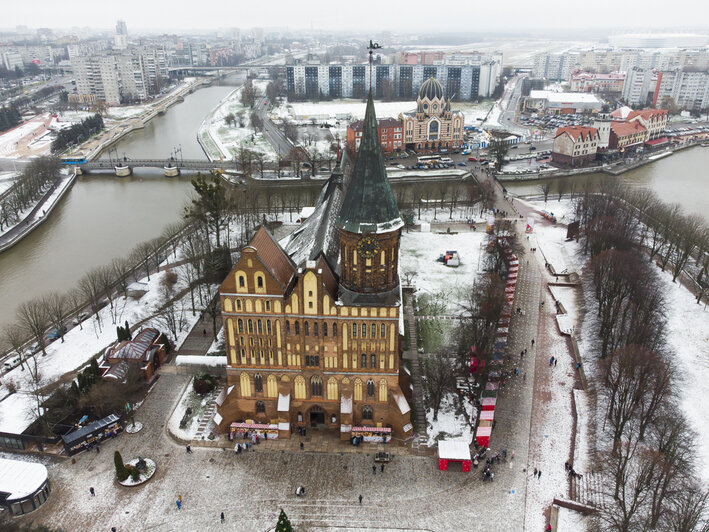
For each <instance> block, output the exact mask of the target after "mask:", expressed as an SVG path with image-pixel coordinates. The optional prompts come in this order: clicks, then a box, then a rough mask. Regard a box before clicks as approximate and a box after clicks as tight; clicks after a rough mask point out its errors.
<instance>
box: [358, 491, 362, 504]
mask: <svg viewBox="0 0 709 532" xmlns="http://www.w3.org/2000/svg"><path fill="white" fill-rule="evenodd" d="M359 503H360V504H362V494H361V493H360V495H359Z"/></svg>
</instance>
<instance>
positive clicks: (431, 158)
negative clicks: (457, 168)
mask: <svg viewBox="0 0 709 532" xmlns="http://www.w3.org/2000/svg"><path fill="white" fill-rule="evenodd" d="M416 162H417V163H418V164H420V165H424V166H428V165H431V164H436V163H439V162H441V156H440V155H423V156H421V157H419V158H417V159H416Z"/></svg>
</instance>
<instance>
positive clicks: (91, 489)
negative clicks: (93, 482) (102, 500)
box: [89, 486, 96, 497]
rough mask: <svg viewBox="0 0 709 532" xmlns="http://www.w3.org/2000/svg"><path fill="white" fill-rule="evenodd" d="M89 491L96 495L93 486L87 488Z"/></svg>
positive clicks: (93, 495)
mask: <svg viewBox="0 0 709 532" xmlns="http://www.w3.org/2000/svg"><path fill="white" fill-rule="evenodd" d="M89 493H90V494H91V496H92V497H96V490H94V488H93V486H91V487H90V488H89Z"/></svg>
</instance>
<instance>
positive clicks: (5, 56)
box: [0, 50, 23, 70]
mask: <svg viewBox="0 0 709 532" xmlns="http://www.w3.org/2000/svg"><path fill="white" fill-rule="evenodd" d="M0 58H1V59H2V66H4V67H5V68H7V69H8V70H15V68H22V67H23V63H22V56H21V55H20V54H19V52H15V51H11V50H8V51H6V52H2V54H1V55H0Z"/></svg>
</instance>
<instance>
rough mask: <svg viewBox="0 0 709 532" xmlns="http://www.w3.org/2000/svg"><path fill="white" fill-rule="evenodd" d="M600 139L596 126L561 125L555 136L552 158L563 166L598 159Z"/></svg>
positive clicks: (577, 164) (582, 164)
mask: <svg viewBox="0 0 709 532" xmlns="http://www.w3.org/2000/svg"><path fill="white" fill-rule="evenodd" d="M599 140H600V136H599V134H598V130H597V129H596V128H595V127H580V126H571V127H560V128H559V129H557V130H556V136H555V137H554V145H553V147H552V150H551V160H552V162H554V163H555V164H558V165H561V166H584V165H585V164H587V163H589V162H592V161H594V160H595V159H596V152H597V151H598V143H599Z"/></svg>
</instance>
